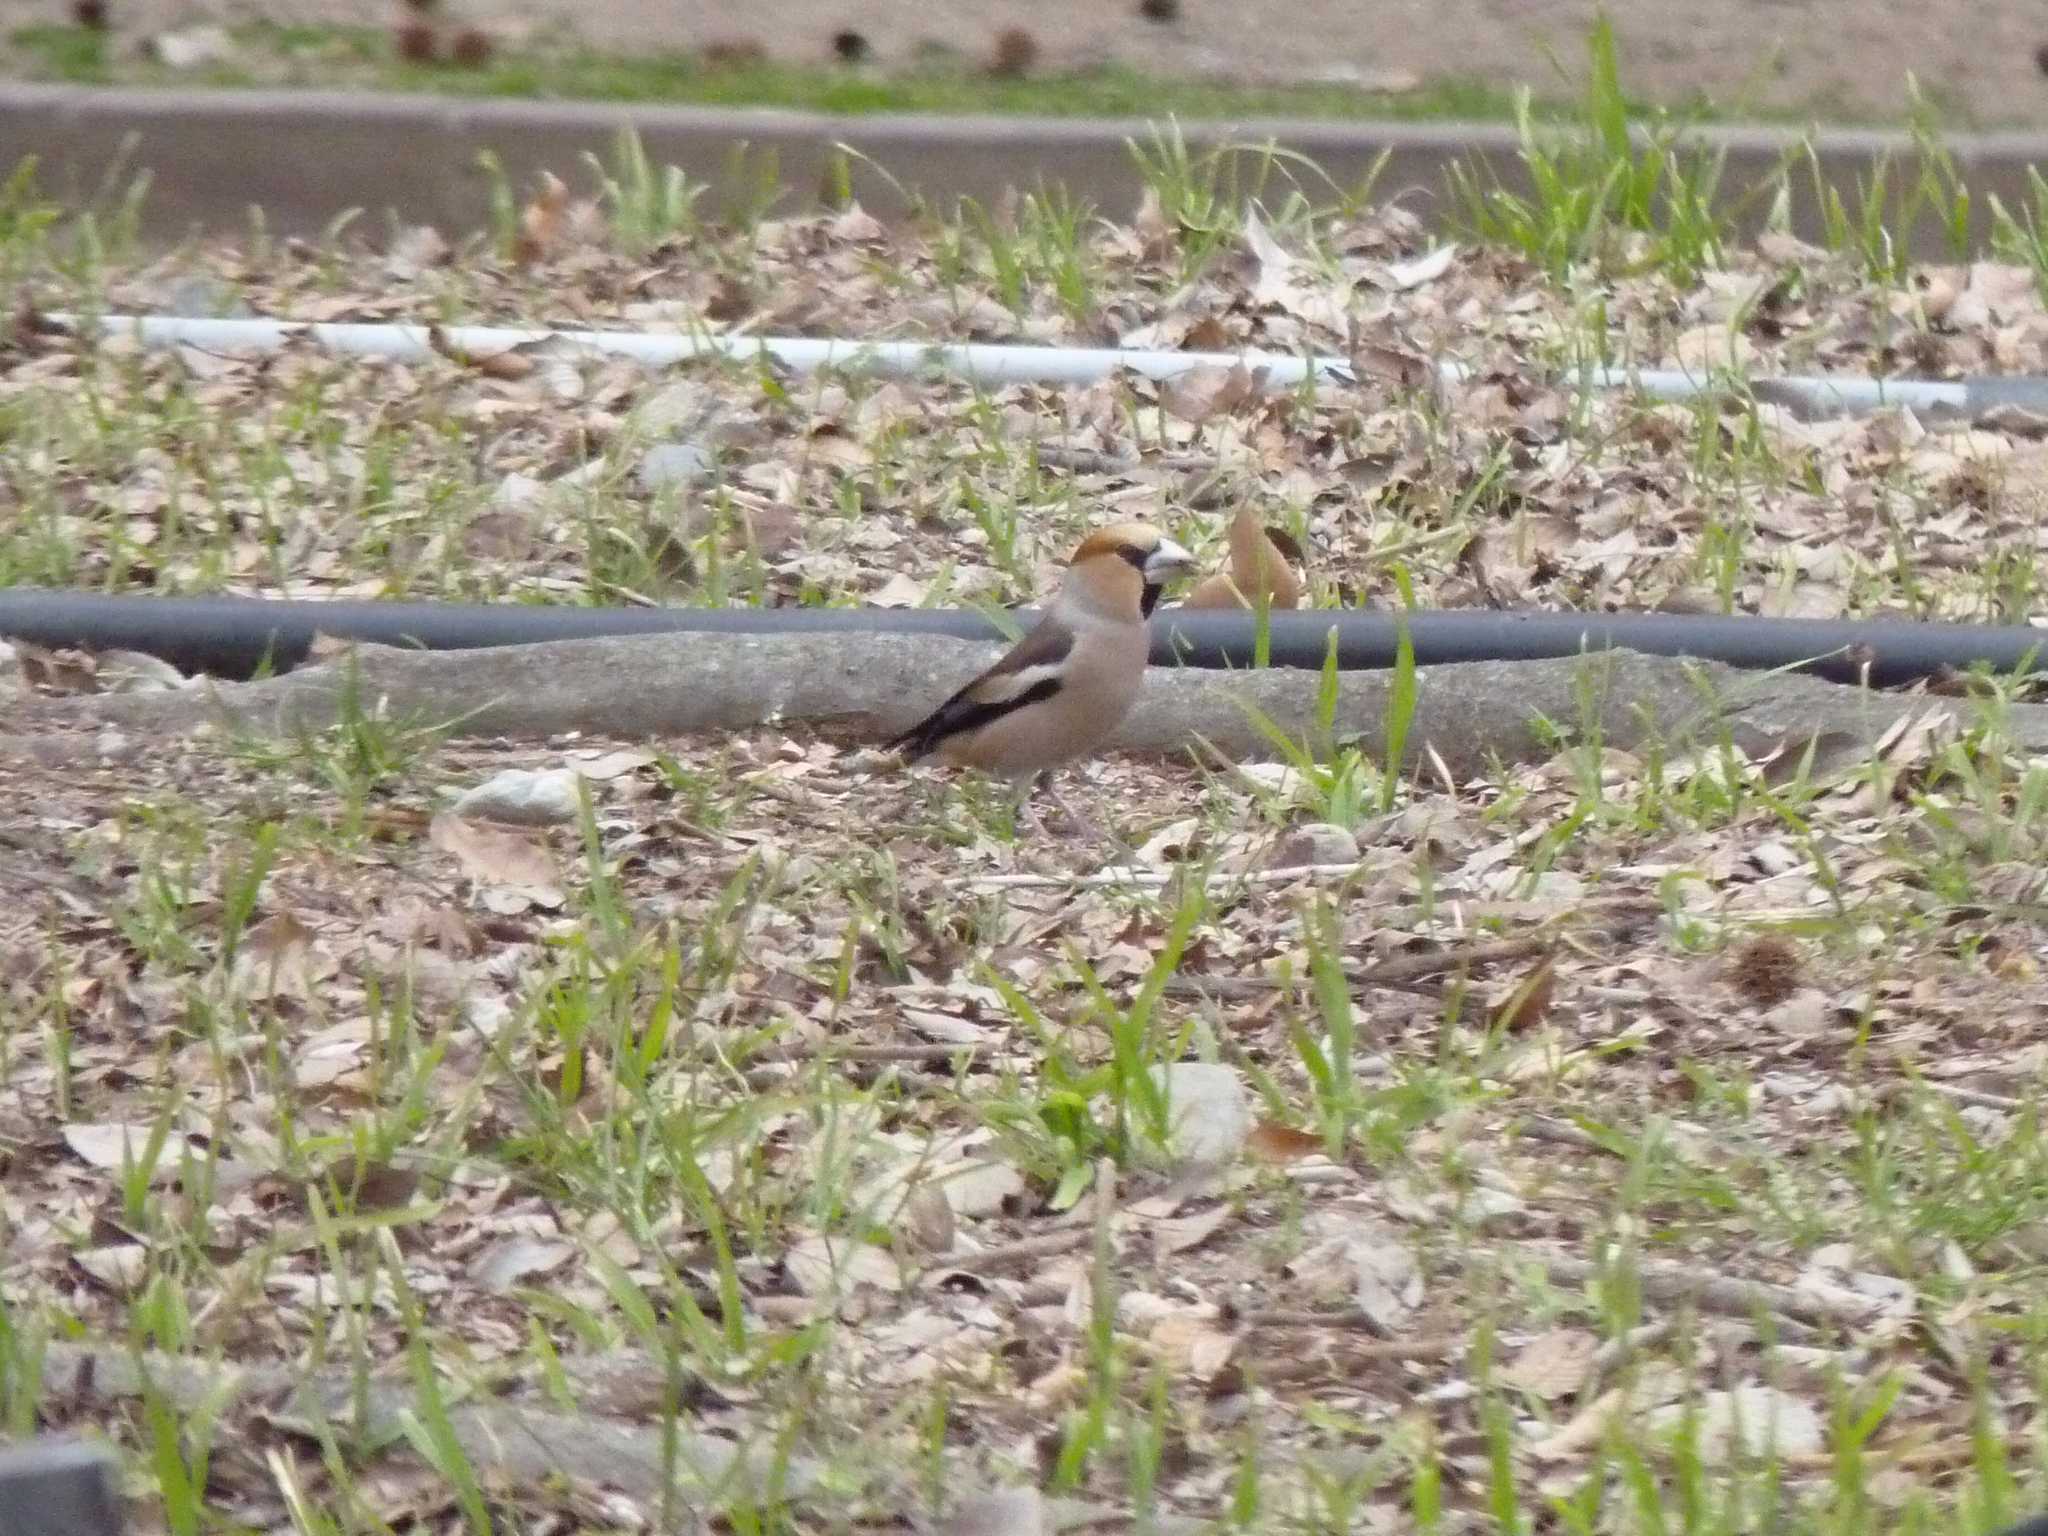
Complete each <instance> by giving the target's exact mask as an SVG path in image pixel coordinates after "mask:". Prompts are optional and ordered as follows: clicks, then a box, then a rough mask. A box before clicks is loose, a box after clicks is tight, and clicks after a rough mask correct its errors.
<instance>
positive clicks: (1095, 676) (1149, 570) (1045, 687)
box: [889, 523, 1195, 820]
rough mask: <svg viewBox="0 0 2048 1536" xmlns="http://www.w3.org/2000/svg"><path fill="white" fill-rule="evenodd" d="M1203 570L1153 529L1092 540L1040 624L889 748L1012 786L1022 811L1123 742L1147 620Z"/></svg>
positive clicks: (1139, 676)
mask: <svg viewBox="0 0 2048 1536" xmlns="http://www.w3.org/2000/svg"><path fill="white" fill-rule="evenodd" d="M1194 564H1195V560H1194V556H1192V555H1190V554H1189V553H1188V552H1187V551H1186V550H1185V549H1182V548H1181V547H1180V545H1178V544H1176V543H1174V542H1173V540H1171V539H1169V538H1166V537H1164V536H1163V535H1162V534H1160V532H1159V531H1158V530H1157V529H1156V528H1151V527H1148V526H1147V525H1145V524H1144V523H1117V524H1114V525H1113V526H1111V527H1108V528H1103V529H1099V530H1097V531H1096V532H1095V533H1092V534H1090V535H1089V536H1088V537H1087V538H1086V539H1084V540H1082V542H1081V546H1080V548H1078V549H1076V550H1075V551H1074V555H1073V558H1072V559H1071V560H1069V561H1068V562H1067V574H1066V577H1065V579H1064V580H1062V581H1061V583H1060V590H1059V595H1058V596H1057V597H1055V598H1054V599H1053V601H1052V602H1051V603H1050V604H1049V605H1048V606H1047V607H1046V610H1045V614H1044V617H1042V618H1041V619H1040V620H1039V621H1038V624H1037V626H1036V627H1035V628H1034V629H1032V631H1031V632H1030V633H1029V634H1027V635H1026V636H1025V637H1024V638H1023V639H1022V640H1020V641H1018V642H1017V644H1016V646H1015V647H1014V648H1012V650H1011V651H1010V653H1009V655H1007V656H1005V657H1004V658H1003V659H1002V660H1001V661H998V662H997V663H996V664H995V665H994V666H992V667H990V668H989V669H988V670H987V671H986V672H984V673H982V674H981V676H979V677H977V678H976V679H975V680H974V681H973V682H971V683H969V684H968V685H967V686H966V687H964V688H962V689H961V690H960V691H959V692H958V693H956V694H954V695H953V696H952V697H951V698H950V699H948V700H946V702H945V703H943V704H941V705H940V706H939V707H938V708H937V709H935V710H933V711H932V712H931V713H930V714H929V715H927V716H926V717H925V718H924V719H923V720H920V721H919V722H918V723H917V724H916V725H914V726H912V727H911V728H910V729H909V730H907V731H905V732H904V733H903V734H902V735H901V736H899V737H897V738H896V739H895V740H894V741H892V742H891V743H890V744H889V746H890V748H891V750H894V751H898V752H901V753H902V754H903V757H904V760H905V761H906V762H916V761H917V760H918V759H919V758H922V757H936V758H938V759H939V760H940V761H941V762H946V763H952V764H954V765H955V766H957V767H963V768H979V769H981V770H982V771H983V772H984V773H989V774H993V775H995V776H996V777H998V778H1002V779H1007V780H1009V782H1010V785H1011V788H1012V789H1013V790H1014V791H1015V792H1016V794H1017V796H1018V803H1019V805H1020V806H1021V805H1022V804H1023V803H1024V800H1025V798H1026V797H1027V796H1028V795H1029V794H1030V791H1031V786H1032V784H1033V783H1034V782H1035V781H1036V780H1037V779H1038V777H1039V776H1040V775H1041V774H1044V773H1047V772H1049V771H1050V770H1052V769H1054V768H1058V767H1060V766H1061V765H1062V764H1065V763H1070V762H1072V761H1074V760H1075V759H1076V758H1080V757H1086V756H1087V755H1088V754H1089V753H1091V752H1094V751H1096V750H1098V749H1099V748H1100V747H1101V746H1102V745H1103V743H1105V742H1107V741H1108V740H1109V738H1110V737H1111V735H1113V734H1114V733H1115V731H1116V728H1117V726H1118V725H1119V724H1121V723H1122V721H1123V718H1124V716H1125V715H1126V714H1128V713H1129V712H1130V708H1131V705H1132V704H1133V703H1134V702H1136V700H1137V697H1138V685H1139V684H1140V683H1142V682H1143V681H1144V679H1145V658H1146V655H1147V653H1148V652H1149V651H1150V649H1151V637H1150V636H1149V635H1148V634H1147V633H1146V630H1145V620H1146V618H1147V617H1148V616H1149V615H1150V614H1151V612H1152V609H1153V606H1154V605H1155V604H1156V603H1157V602H1158V601H1159V593H1160V589H1161V588H1162V587H1163V586H1164V585H1165V583H1166V582H1168V581H1170V580H1172V579H1173V578H1174V577H1175V576H1177V575H1180V574H1182V573H1184V572H1186V571H1188V570H1191V569H1192V568H1193V567H1194ZM1054 798H1055V799H1057V798H1058V797H1057V795H1055V797H1054ZM1075 819H1076V820H1078V819H1079V818H1075Z"/></svg>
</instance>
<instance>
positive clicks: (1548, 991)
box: [1493, 955, 1557, 1031]
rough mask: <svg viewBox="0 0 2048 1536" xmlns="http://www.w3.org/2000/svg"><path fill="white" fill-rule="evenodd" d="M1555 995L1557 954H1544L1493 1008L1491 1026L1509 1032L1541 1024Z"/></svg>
mask: <svg viewBox="0 0 2048 1536" xmlns="http://www.w3.org/2000/svg"><path fill="white" fill-rule="evenodd" d="M1556 996H1557V956H1556V955H1545V956H1544V957H1543V959H1542V960H1541V961H1540V962H1538V963H1537V965H1536V968H1535V969H1534V970H1532V971H1530V972H1529V974H1528V975H1526V976H1524V977H1523V978H1522V979H1521V980H1520V981H1518V982H1516V983H1515V989H1514V991H1512V992H1510V993H1509V994H1508V995H1507V997H1506V998H1505V999H1504V1000H1503V1001H1502V1003H1501V1005H1500V1007H1499V1008H1498V1009H1496V1010H1495V1011H1494V1015H1493V1023H1494V1028H1496V1029H1505V1030H1511V1031H1512V1030H1518V1029H1530V1028H1533V1027H1534V1026H1536V1025H1538V1024H1541V1023H1542V1022H1543V1020H1544V1017H1545V1016H1546V1015H1547V1014H1548V1013H1549V1012H1550V1005H1551V1003H1552V1002H1553V1001H1554V1000H1555V999H1556Z"/></svg>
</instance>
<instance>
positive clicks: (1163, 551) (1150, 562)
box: [1145, 539, 1196, 586]
mask: <svg viewBox="0 0 2048 1536" xmlns="http://www.w3.org/2000/svg"><path fill="white" fill-rule="evenodd" d="M1195 564H1196V562H1195V557H1194V556H1193V555H1191V554H1189V553H1188V552H1187V551H1186V550H1185V549H1182V548H1181V547H1180V545H1178V544H1176V543H1174V542H1173V540H1171V539H1161V540H1160V541H1159V547H1158V548H1157V549H1155V550H1153V551H1152V553H1151V554H1149V555H1147V556H1146V557H1145V580H1146V581H1147V582H1148V583H1149V584H1150V585H1152V586H1158V585H1159V584H1160V583H1161V582H1164V581H1170V580H1171V579H1172V578H1174V577H1175V576H1179V575H1183V574H1185V573H1186V572H1188V571H1192V570H1193V569H1194V568H1195Z"/></svg>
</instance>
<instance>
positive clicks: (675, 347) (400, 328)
mask: <svg viewBox="0 0 2048 1536" xmlns="http://www.w3.org/2000/svg"><path fill="white" fill-rule="evenodd" d="M46 318H47V319H48V320H49V321H50V322H51V323H52V324H54V325H56V326H58V327H61V328H63V329H66V330H70V331H73V332H77V333H81V334H82V333H84V332H85V331H87V330H90V329H92V328H93V327H94V326H95V325H97V326H100V327H103V328H104V329H105V330H106V331H108V332H111V333H112V334H114V335H117V336H122V335H125V336H130V337H133V338H134V339H135V340H136V341H137V342H139V343H140V344H141V345H143V346H145V347H170V346H191V347H200V348H203V349H207V350H212V351H221V352H234V351H258V352H274V351H276V350H277V349H278V348H280V347H282V346H283V345H284V344H285V342H286V341H287V340H289V339H290V338H292V337H294V336H299V335H310V336H311V337H312V339H313V340H314V341H316V342H317V343H319V344H320V345H321V346H323V347H326V348H327V349H328V350H330V351H334V352H350V353H355V354H357V355H360V356H367V357H389V358H395V359H398V360H400V361H405V362H415V361H420V360H423V359H425V358H428V357H432V356H434V355H435V353H436V351H437V349H436V347H435V346H434V344H433V342H432V340H431V339H430V338H429V336H428V332H427V328H426V327H424V326H416V325H341V324H321V323H309V322H304V321H291V320H207V319H196V318H187V317H185V316H180V315H108V316H104V317H101V318H98V319H94V318H91V317H87V316H82V315H77V314H52V315H49V316H47V317H46ZM441 336H442V345H443V346H444V347H446V348H449V349H451V350H454V351H457V352H462V353H467V354H470V355H472V356H489V355H490V354H492V353H495V352H506V351H510V350H511V349H512V348H514V347H522V346H531V345H532V344H534V343H536V342H542V341H547V340H550V339H553V340H558V341H562V342H565V343H568V344H570V345H572V346H578V347H587V348H589V349H591V350H592V351H596V352H602V353H605V354H608V355H611V356H615V357H630V358H634V359H636V360H638V361H640V362H643V363H646V364H648V365H649V366H650V367H663V366H666V365H668V364H671V363H678V362H682V361H684V360H686V359H689V358H695V357H716V356H724V357H732V358H750V357H756V356H759V355H760V354H762V353H766V354H767V355H768V356H770V357H773V358H775V359H776V360H777V361H779V362H781V363H782V364H784V365H785V366H787V367H790V368H793V369H796V370H798V371H807V370H810V369H814V368H822V367H825V366H827V365H830V364H837V365H839V366H842V367H848V368H858V369H864V370H866V371H869V372H875V373H893V374H913V373H918V372H921V371H923V370H925V369H940V370H943V371H945V372H948V373H954V374H959V375H962V376H964V377H966V378H970V379H974V380H978V381H979V382H981V383H984V384H1027V383H1028V384H1092V383H1095V382H1096V381H1098V380H1100V379H1103V378H1106V377H1108V376H1109V375H1110V374H1112V373H1114V372H1115V371H1116V370H1118V369H1119V368H1127V369H1130V370H1131V371H1132V372H1134V373H1139V374H1142V375H1144V376H1145V377H1147V378H1151V379H1167V378H1172V377H1173V376H1174V375H1176V374H1180V373H1185V372H1187V371H1188V370H1190V369H1192V368H1201V367H1221V368H1228V367H1231V366H1233V365H1235V364H1238V363H1242V364H1244V365H1245V366H1246V367H1247V368H1253V369H1258V368H1263V369H1265V370H1266V382H1267V383H1268V384H1269V385H1272V386H1276V387H1282V388H1285V387H1289V386H1292V385H1296V384H1299V383H1301V382H1302V381H1303V380H1304V379H1306V378H1308V377H1309V375H1310V374H1311V373H1313V374H1314V375H1315V376H1316V377H1318V378H1327V379H1332V380H1336V381H1339V382H1345V383H1349V382H1353V375H1352V372H1351V365H1350V363H1349V362H1348V361H1346V360H1345V359H1343V358H1340V357H1317V356H1297V355H1294V354H1291V353H1285V352H1242V353H1236V352H1148V351H1136V350H1128V351H1127V350H1124V349H1121V348H1114V347H1012V346H993V345H987V344H983V343H979V342H968V343H959V342H922V341H858V340H850V339H849V340H832V339H814V338H811V337H805V336H734V335H709V334H705V333H701V332H691V333H685V332H681V331H665V332H653V331H550V330H524V329H513V328H510V327H504V326H490V325H451V326H446V327H443V328H442V331H441ZM1438 372H1439V375H1440V376H1441V377H1442V378H1443V379H1444V380H1445V381H1446V382H1451V383H1455V382H1458V381H1460V380H1462V379H1464V377H1465V376H1466V372H1467V370H1466V369H1465V368H1464V367H1463V365H1461V364H1458V363H1443V364H1440V365H1439V367H1438ZM1569 382H1573V383H1576V385H1577V386H1578V387H1579V388H1581V389H1586V390H1608V389H1634V390H1636V391H1639V392H1640V393H1642V394H1645V395H1648V396H1651V397H1652V398H1654V399H1659V400H1688V399H1692V398H1694V397H1695V396H1697V395H1700V394H1702V393H1705V392H1707V391H1709V390H1712V389H1716V388H1719V387H1721V385H1722V383H1723V382H1724V378H1723V376H1721V375H1718V374H1706V373H1701V374H1693V373H1687V372H1683V371H1680V370H1675V369H1662V368H1645V369H1640V370H1637V369H1628V368H1588V369H1584V370H1581V371H1580V372H1579V373H1578V374H1577V375H1576V376H1575V377H1573V378H1572V379H1570V380H1569ZM1749 384H1750V388H1751V389H1752V390H1754V391H1755V392H1756V393H1757V394H1758V396H1759V397H1771V396H1774V395H1783V396H1785V397H1792V398H1796V399H1798V400H1799V402H1800V403H1801V404H1802V406H1804V407H1805V408H1806V409H1807V410H1808V411H1809V412H1819V413H1827V412H1834V413H1843V414H1846V413H1854V412H1858V411H1871V410H1880V409H1883V408H1885V407H1887V406H1901V405H1904V406H1911V407H1913V408H1914V409H1916V410H1926V409H1928V408H1930V407H1931V408H1935V409H1947V410H1968V409H1970V408H1971V406H1972V405H1973V404H1974V403H1976V402H1977V401H1978V399H1979V396H1980V394H1981V393H1982V392H1983V390H1984V389H1985V388H1986V387H1989V386H1996V387H1997V389H1998V392H1999V398H2000V399H2001V400H2012V399H2014V398H2015V396H2014V393H2013V392H2014V389H2015V387H2016V386H2018V387H2019V388H2020V393H2019V396H2018V398H2019V399H2020V400H2022V401H2025V402H2027V403H2032V404H2034V405H2035V407H2036V408H2037V409H2048V379H2024V380H2023V379H1996V380H1980V381H1972V382H1962V381H1958V382H1953V383H1951V382H1945V381H1941V380H1935V379H1872V378H1864V377H1861V376H1853V375H1851V376H1842V377H1824V376H1806V377H1801V376H1797V375H1786V376H1781V377H1777V378H1757V379H1751V380H1750V381H1749Z"/></svg>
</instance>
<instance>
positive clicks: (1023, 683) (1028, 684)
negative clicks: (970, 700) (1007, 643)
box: [973, 659, 1067, 704]
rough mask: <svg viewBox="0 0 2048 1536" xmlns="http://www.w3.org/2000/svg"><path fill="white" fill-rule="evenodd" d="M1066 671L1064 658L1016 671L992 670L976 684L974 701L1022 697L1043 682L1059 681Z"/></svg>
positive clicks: (983, 702) (980, 702)
mask: <svg viewBox="0 0 2048 1536" xmlns="http://www.w3.org/2000/svg"><path fill="white" fill-rule="evenodd" d="M1066 673H1067V668H1066V663H1065V661H1064V659H1062V660H1060V661H1054V662H1040V663H1039V664H1038V665H1037V666H1035V667H1019V668H1018V669H1017V670H1016V671H1014V672H991V673H989V675H988V676H986V677H984V678H983V679H982V680H981V681H980V682H978V683H976V684H975V685H974V689H973V693H974V701H975V703H977V704H1001V703H1003V702H1004V701H1005V700H1008V699H1017V698H1022V697H1023V696H1024V695H1025V694H1027V693H1029V692H1030V691H1031V690H1032V689H1033V688H1036V687H1038V686H1039V685H1040V684H1041V683H1057V682H1059V681H1060V680H1061V679H1062V678H1064V677H1065V676H1066Z"/></svg>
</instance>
